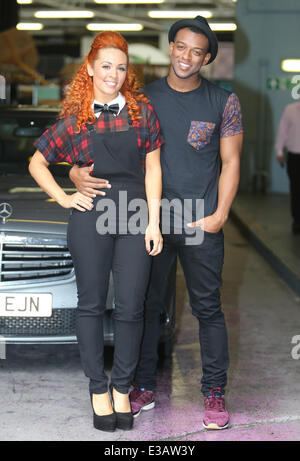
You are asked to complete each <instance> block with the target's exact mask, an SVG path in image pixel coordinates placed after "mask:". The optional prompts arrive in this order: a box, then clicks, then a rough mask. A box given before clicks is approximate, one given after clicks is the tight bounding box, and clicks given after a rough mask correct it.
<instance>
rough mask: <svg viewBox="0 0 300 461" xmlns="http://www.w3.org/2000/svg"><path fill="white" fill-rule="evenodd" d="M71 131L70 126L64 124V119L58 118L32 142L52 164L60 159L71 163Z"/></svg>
mask: <svg viewBox="0 0 300 461" xmlns="http://www.w3.org/2000/svg"><path fill="white" fill-rule="evenodd" d="M71 131H72V127H71V126H68V125H67V124H66V121H65V119H61V120H58V122H56V123H55V124H54V125H53V126H52V127H50V128H48V130H46V131H45V132H44V133H43V134H42V135H41V136H40V138H39V139H37V140H36V141H35V142H34V146H35V147H36V148H37V150H39V151H40V152H41V153H42V154H43V156H44V157H45V159H46V160H47V162H49V163H50V164H52V165H53V164H55V163H59V162H62V161H65V162H68V163H70V164H72V163H73V158H72V157H73V156H72V148H71V147H70V134H72V133H71Z"/></svg>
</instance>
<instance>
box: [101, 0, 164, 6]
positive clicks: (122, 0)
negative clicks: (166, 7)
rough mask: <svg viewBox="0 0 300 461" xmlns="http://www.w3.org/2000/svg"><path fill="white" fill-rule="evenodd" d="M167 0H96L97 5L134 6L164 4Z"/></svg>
mask: <svg viewBox="0 0 300 461" xmlns="http://www.w3.org/2000/svg"><path fill="white" fill-rule="evenodd" d="M164 1H165V0H94V2H95V3H98V4H101V3H102V4H103V5H107V4H112V3H114V4H116V5H117V4H125V3H127V4H132V5H137V4H139V3H140V4H142V3H164Z"/></svg>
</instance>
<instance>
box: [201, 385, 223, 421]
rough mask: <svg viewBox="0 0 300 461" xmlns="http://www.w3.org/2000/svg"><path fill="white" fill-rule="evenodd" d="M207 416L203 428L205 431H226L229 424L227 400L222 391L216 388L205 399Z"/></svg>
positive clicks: (205, 415)
mask: <svg viewBox="0 0 300 461" xmlns="http://www.w3.org/2000/svg"><path fill="white" fill-rule="evenodd" d="M204 404H205V414H204V419H203V426H204V427H205V429H226V428H227V427H228V422H229V414H228V411H227V410H226V408H225V400H224V397H223V395H222V389H221V388H220V387H215V388H213V389H212V390H211V391H210V394H209V395H208V396H207V397H205V399H204Z"/></svg>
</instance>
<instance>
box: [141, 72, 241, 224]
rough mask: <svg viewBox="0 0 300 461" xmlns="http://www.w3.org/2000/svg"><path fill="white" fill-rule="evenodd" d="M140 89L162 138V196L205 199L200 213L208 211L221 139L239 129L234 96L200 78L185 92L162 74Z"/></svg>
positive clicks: (214, 203)
mask: <svg viewBox="0 0 300 461" xmlns="http://www.w3.org/2000/svg"><path fill="white" fill-rule="evenodd" d="M145 93H146V95H147V96H148V98H149V99H150V102H151V104H152V105H153V107H154V110H155V112H156V114H157V116H158V119H159V123H160V127H161V134H162V135H163V137H164V140H165V143H164V144H163V145H162V148H161V165H162V172H163V197H164V198H167V199H169V200H172V199H174V198H179V199H181V200H183V199H197V198H198V199H204V215H205V216H208V215H210V214H212V213H213V212H214V211H215V210H216V208H217V200H218V183H219V176H220V167H221V159H220V138H221V137H223V136H234V135H236V134H238V133H241V132H242V131H243V128H242V120H241V108H240V104H239V100H238V98H237V96H236V95H235V94H234V93H230V92H229V91H227V90H225V89H223V88H220V87H219V86H217V85H215V84H213V83H210V82H209V81H208V80H206V79H205V78H202V81H201V84H200V86H199V87H198V88H197V89H195V90H193V91H189V92H185V93H183V92H179V91H176V90H173V89H172V88H171V87H170V86H169V85H168V83H167V79H166V78H162V79H159V80H156V81H155V82H153V83H150V84H149V85H147V87H146V88H145Z"/></svg>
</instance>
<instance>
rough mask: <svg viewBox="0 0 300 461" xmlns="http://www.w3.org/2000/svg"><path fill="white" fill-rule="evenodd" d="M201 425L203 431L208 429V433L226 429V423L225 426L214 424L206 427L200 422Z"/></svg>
mask: <svg viewBox="0 0 300 461" xmlns="http://www.w3.org/2000/svg"><path fill="white" fill-rule="evenodd" d="M202 425H203V427H204V428H205V429H208V430H209V431H212V430H213V431H221V430H222V429H227V428H228V423H227V424H225V426H222V427H220V426H218V425H217V424H216V423H210V424H209V425H208V426H206V425H205V424H204V422H202Z"/></svg>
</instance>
